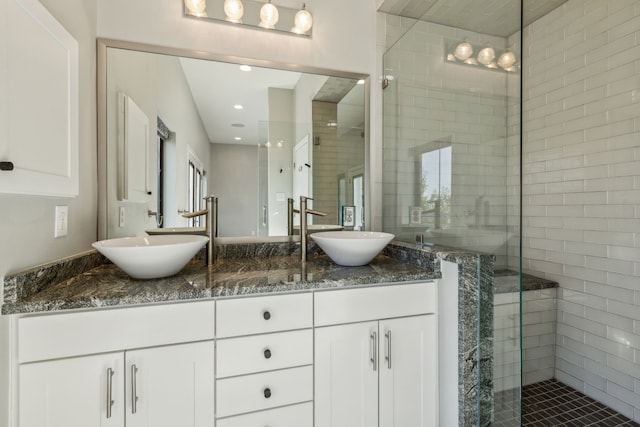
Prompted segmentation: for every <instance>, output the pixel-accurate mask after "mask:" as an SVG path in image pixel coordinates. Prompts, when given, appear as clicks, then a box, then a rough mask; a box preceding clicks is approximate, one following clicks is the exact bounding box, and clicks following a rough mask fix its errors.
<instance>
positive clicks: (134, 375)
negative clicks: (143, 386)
mask: <svg viewBox="0 0 640 427" xmlns="http://www.w3.org/2000/svg"><path fill="white" fill-rule="evenodd" d="M137 389H138V367H137V366H136V365H131V413H132V414H135V413H136V412H138V390H137Z"/></svg>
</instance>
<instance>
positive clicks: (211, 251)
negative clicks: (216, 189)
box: [182, 196, 218, 265]
mask: <svg viewBox="0 0 640 427" xmlns="http://www.w3.org/2000/svg"><path fill="white" fill-rule="evenodd" d="M204 200H206V201H207V208H206V209H201V210H199V211H195V212H187V213H183V214H182V216H183V217H184V218H195V217H198V216H203V215H204V216H205V224H206V225H205V232H206V234H207V237H209V242H208V243H207V258H206V263H207V265H212V264H213V263H214V262H216V242H215V239H216V237H218V198H217V197H216V196H207V197H205V198H204Z"/></svg>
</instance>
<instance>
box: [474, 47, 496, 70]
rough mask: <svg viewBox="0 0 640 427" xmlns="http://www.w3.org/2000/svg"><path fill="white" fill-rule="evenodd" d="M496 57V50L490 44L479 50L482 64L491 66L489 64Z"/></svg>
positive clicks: (479, 59) (479, 60)
mask: <svg viewBox="0 0 640 427" xmlns="http://www.w3.org/2000/svg"><path fill="white" fill-rule="evenodd" d="M495 58H496V51H495V50H493V48H492V47H490V46H487V47H485V48H484V49H482V50H481V51H480V52H478V62H479V63H481V64H482V65H487V66H489V64H491V63H492V62H493V60H494V59H495Z"/></svg>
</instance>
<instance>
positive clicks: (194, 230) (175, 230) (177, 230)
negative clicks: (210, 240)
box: [144, 227, 207, 236]
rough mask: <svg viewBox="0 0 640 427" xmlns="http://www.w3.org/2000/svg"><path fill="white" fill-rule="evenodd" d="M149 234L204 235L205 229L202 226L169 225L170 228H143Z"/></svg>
mask: <svg viewBox="0 0 640 427" xmlns="http://www.w3.org/2000/svg"><path fill="white" fill-rule="evenodd" d="M144 231H145V232H146V233H147V234H149V235H150V236H155V235H158V234H196V235H199V236H206V235H207V230H206V229H205V228H204V227H170V228H150V229H148V230H144Z"/></svg>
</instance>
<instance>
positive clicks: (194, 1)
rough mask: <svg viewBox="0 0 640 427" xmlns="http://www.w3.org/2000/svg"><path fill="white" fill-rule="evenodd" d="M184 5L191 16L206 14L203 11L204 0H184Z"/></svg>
mask: <svg viewBox="0 0 640 427" xmlns="http://www.w3.org/2000/svg"><path fill="white" fill-rule="evenodd" d="M184 6H185V7H186V8H187V10H188V11H189V12H190V13H191V14H192V15H193V16H197V17H204V16H207V12H206V11H205V10H206V8H207V2H206V1H205V0H184Z"/></svg>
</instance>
